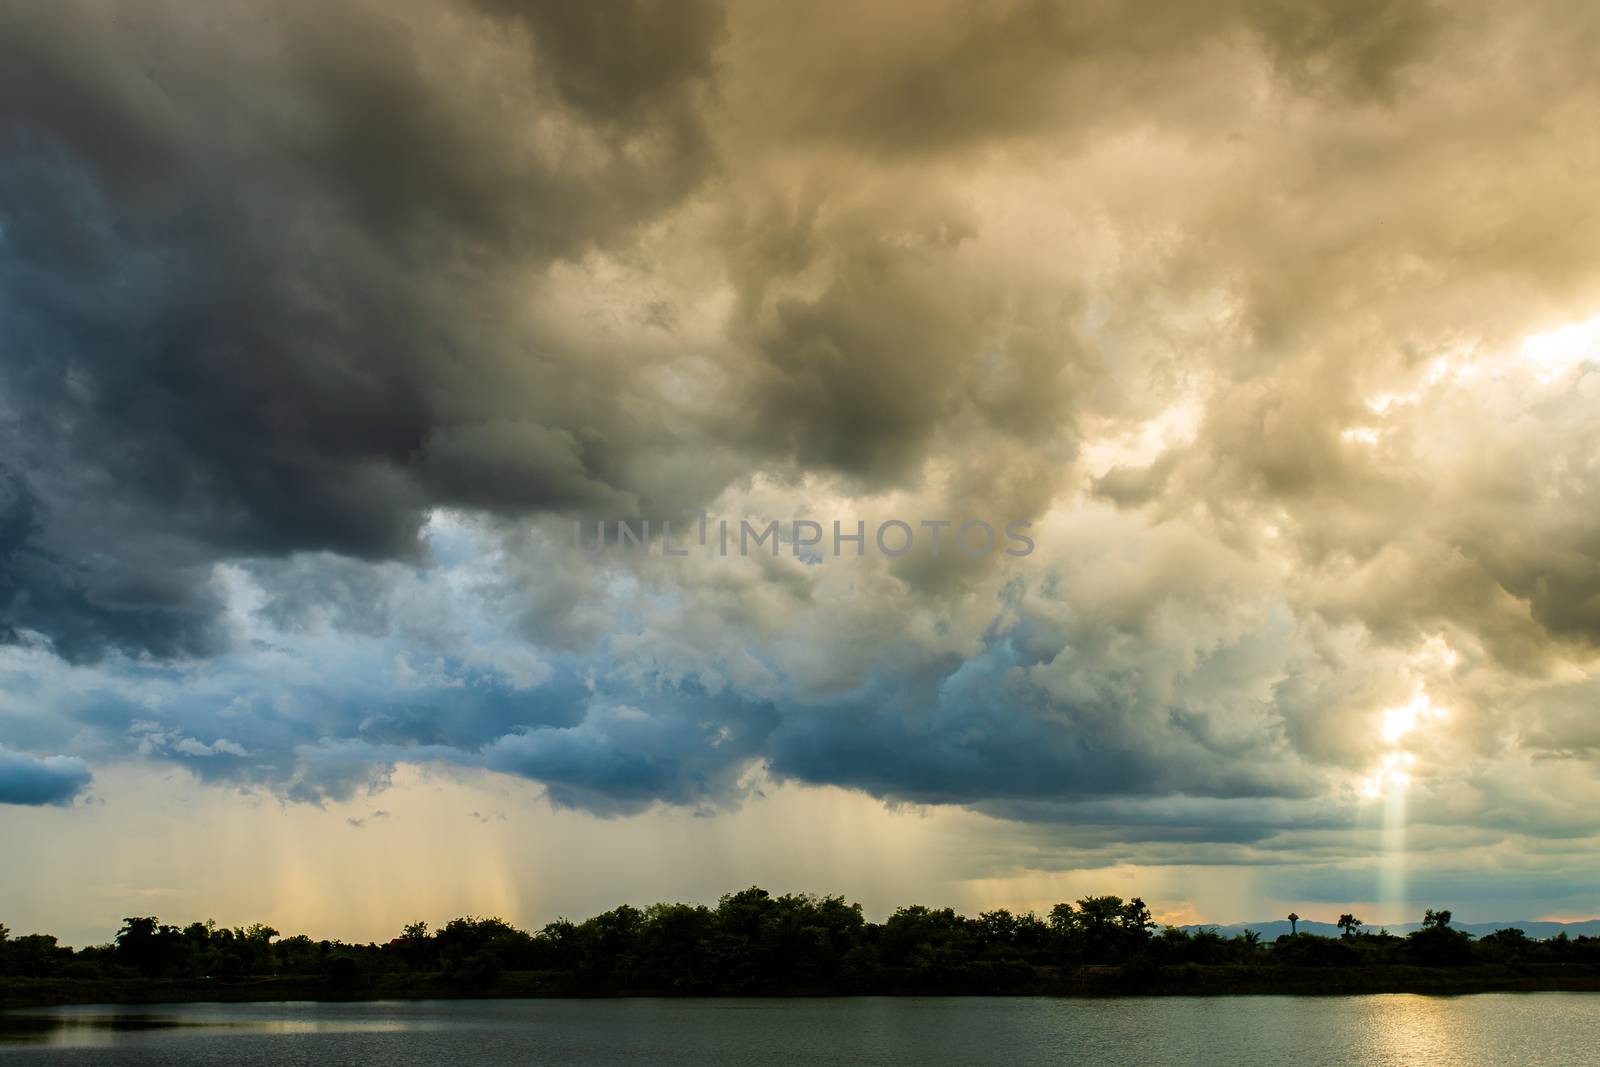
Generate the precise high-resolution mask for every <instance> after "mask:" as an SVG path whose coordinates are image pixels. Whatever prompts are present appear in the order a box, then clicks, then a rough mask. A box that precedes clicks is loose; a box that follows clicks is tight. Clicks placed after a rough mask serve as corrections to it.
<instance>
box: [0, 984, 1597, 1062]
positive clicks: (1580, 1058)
mask: <svg viewBox="0 0 1600 1067" xmlns="http://www.w3.org/2000/svg"><path fill="white" fill-rule="evenodd" d="M1597 1049H1600V994H1584V993H1520V994H1519V993H1503V994H1482V995H1476V996H1461V997H1427V996H1415V995H1409V994H1389V995H1379V996H1365V997H1215V998H1206V997H1151V998H1122V999H1111V1000H1063V999H1049V998H1010V997H994V998H987V997H985V998H979V997H952V998H876V997H863V998H854V999H814V1000H765V999H764V1000H657V999H639V1000H496V1001H464V1000H451V1001H390V1002H379V1003H368V1004H314V1003H272V1004H174V1005H139V1006H105V1005H88V1006H73V1007H64V1008H50V1009H34V1010H30V1011H27V1012H11V1013H6V1014H0V1064H6V1065H9V1064H19V1065H20V1064H97V1065H98V1064H105V1065H108V1067H118V1065H135V1064H139V1065H145V1064H151V1065H154V1064H160V1065H163V1067H181V1065H187V1064H212V1063H216V1064H222V1063H226V1064H240V1065H245V1067H253V1065H262V1067H265V1065H268V1064H271V1065H275V1067H277V1065H290V1067H292V1065H298V1064H307V1065H312V1064H315V1065H317V1067H322V1065H326V1064H351V1065H356V1067H362V1065H368V1064H371V1065H374V1067H376V1065H380V1064H382V1065H386V1067H387V1065H399V1067H408V1065H412V1064H440V1063H444V1064H452V1065H457V1067H470V1065H475V1064H487V1065H491V1067H502V1065H510V1064H519V1065H520V1064H574V1065H578V1067H590V1065H600V1064H668V1065H680V1064H681V1065H684V1067H688V1065H694V1067H701V1065H724V1064H726V1065H736V1064H785V1065H804V1064H834V1063H851V1064H863V1065H874V1064H918V1065H934V1067H939V1065H945V1064H973V1063H1000V1064H1007V1065H1019V1064H1109V1065H1112V1067H1122V1065H1127V1067H1134V1065H1140V1067H1144V1065H1157V1067H1159V1065H1168V1064H1172V1065H1177V1064H1228V1065H1230V1067H1251V1065H1255V1064H1284V1065H1293V1067H1320V1065H1324V1064H1327V1065H1333V1064H1340V1065H1343V1064H1362V1065H1388V1064H1396V1065H1398V1064H1407V1065H1428V1067H1465V1065H1469V1064H1470V1065H1474V1067H1478V1065H1484V1064H1516V1065H1520V1067H1554V1065H1558V1064H1559V1065H1568V1064H1572V1065H1577V1064H1586V1065H1587V1064H1594V1063H1597V1062H1600V1052H1597Z"/></svg>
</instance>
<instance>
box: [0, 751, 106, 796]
mask: <svg viewBox="0 0 1600 1067" xmlns="http://www.w3.org/2000/svg"><path fill="white" fill-rule="evenodd" d="M90 777H91V776H90V774H89V767H88V765H87V764H86V763H84V762H83V760H81V759H77V758H75V757H72V756H44V757H37V756H29V755H27V754H25V753H22V752H13V751H11V750H10V749H8V748H5V747H4V746H0V804H30V805H37V804H70V803H72V800H73V798H74V797H76V796H77V795H78V794H80V793H82V792H83V791H84V790H85V789H87V788H89V780H90Z"/></svg>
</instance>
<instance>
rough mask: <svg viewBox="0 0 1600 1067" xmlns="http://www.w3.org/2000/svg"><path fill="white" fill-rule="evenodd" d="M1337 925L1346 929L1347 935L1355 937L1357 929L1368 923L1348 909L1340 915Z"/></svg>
mask: <svg viewBox="0 0 1600 1067" xmlns="http://www.w3.org/2000/svg"><path fill="white" fill-rule="evenodd" d="M1335 925H1337V926H1338V927H1339V929H1341V930H1343V931H1344V936H1345V937H1354V936H1355V933H1356V931H1357V930H1359V929H1361V928H1362V927H1363V926H1365V925H1366V923H1364V922H1362V921H1361V920H1360V919H1358V918H1356V917H1355V916H1354V915H1351V914H1350V913H1349V912H1348V911H1347V912H1345V913H1344V914H1343V915H1341V916H1339V921H1338V923H1336V924H1335Z"/></svg>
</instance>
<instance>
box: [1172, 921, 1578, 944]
mask: <svg viewBox="0 0 1600 1067" xmlns="http://www.w3.org/2000/svg"><path fill="white" fill-rule="evenodd" d="M1421 926H1422V924H1421V923H1396V924H1393V925H1389V926H1380V925H1379V924H1377V923H1368V924H1367V925H1366V926H1363V927H1362V930H1363V931H1365V932H1367V933H1374V934H1375V933H1377V932H1378V931H1379V930H1380V929H1384V930H1388V931H1389V932H1390V933H1391V934H1409V933H1410V932H1411V931H1413V930H1416V929H1419V928H1421ZM1450 927H1451V929H1454V930H1465V931H1466V932H1467V933H1469V934H1472V935H1473V936H1474V937H1482V936H1483V935H1484V934H1492V933H1494V932H1495V931H1496V930H1506V929H1510V928H1512V927H1515V928H1517V929H1519V930H1521V931H1522V932H1523V933H1525V934H1527V935H1528V936H1529V937H1533V938H1540V939H1543V938H1547V937H1555V936H1556V935H1557V934H1559V933H1561V932H1562V931H1565V932H1566V935H1567V936H1568V937H1580V936H1584V937H1600V919H1585V920H1584V921H1583V922H1575V923H1558V922H1536V921H1534V920H1532V919H1519V920H1517V921H1515V922H1496V923H1458V922H1453V923H1451V924H1450ZM1178 929H1180V930H1188V931H1191V932H1192V931H1195V930H1215V931H1216V932H1217V933H1218V934H1220V935H1221V936H1223V937H1238V936H1239V935H1240V934H1242V933H1244V932H1245V931H1246V930H1254V931H1255V932H1256V933H1258V934H1260V935H1261V940H1263V941H1271V940H1273V939H1275V938H1277V937H1278V936H1279V935H1280V934H1286V933H1288V932H1289V920H1288V919H1272V920H1270V921H1267V922H1258V923H1195V924H1193V925H1191V926H1180V927H1178ZM1300 932H1301V933H1302V934H1318V935H1320V936H1322V937H1338V936H1339V934H1340V930H1339V928H1338V927H1337V926H1335V925H1333V923H1319V922H1313V921H1311V920H1309V919H1301V920H1300Z"/></svg>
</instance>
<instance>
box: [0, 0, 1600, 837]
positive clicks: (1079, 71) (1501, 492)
mask: <svg viewBox="0 0 1600 1067" xmlns="http://www.w3.org/2000/svg"><path fill="white" fill-rule="evenodd" d="M103 15H104V13H103V11H102V10H101V9H100V8H99V7H97V6H96V5H94V4H91V3H87V2H83V3H78V2H72V3H61V4H55V5H49V6H45V5H32V6H25V5H10V6H7V7H5V8H4V9H3V11H0V147H3V149H4V152H3V162H0V336H3V337H4V338H5V340H4V341H3V342H0V346H3V347H0V353H3V358H0V446H3V447H4V455H5V457H6V459H5V461H4V466H3V468H0V641H3V642H4V643H5V647H4V649H3V652H0V673H3V675H4V677H5V681H6V684H5V685H4V686H0V731H3V732H0V738H4V739H5V740H7V742H8V743H14V744H16V745H19V746H23V747H26V748H28V749H29V750H39V751H44V750H50V751H71V752H73V753H75V754H76V756H78V757H81V758H83V759H102V758H103V759H113V758H121V757H124V756H127V755H129V754H139V755H142V756H143V757H145V758H148V759H153V760H165V761H172V762H175V763H179V764H181V765H183V766H185V767H187V768H188V769H189V770H190V771H191V772H192V773H194V774H196V775H199V776H201V777H202V778H203V779H204V780H206V781H213V782H225V783H229V784H236V785H243V786H247V787H252V788H263V789H269V790H273V791H276V792H278V793H280V794H282V795H284V796H288V797H292V798H294V799H297V800H304V801H308V802H313V803H315V802H322V801H326V800H328V799H330V798H348V797H351V796H353V795H357V794H359V793H362V792H364V791H379V790H381V789H382V788H383V787H384V785H385V783H386V782H387V781H389V779H390V776H391V775H392V773H393V768H394V767H395V765H396V764H397V763H401V762H416V763H430V764H437V765H441V766H467V767H475V768H487V769H489V770H492V771H496V772H500V773H503V774H510V775H519V776H523V777H528V778H531V779H534V780H537V781H539V782H542V783H544V785H545V787H546V789H547V791H548V795H549V798H550V799H551V801H553V802H554V803H556V804H559V805H565V806H570V807H579V808H583V809H586V810H590V811H596V812H602V813H605V814H627V813H633V812H638V811H640V810H642V809H644V808H647V807H649V806H651V805H653V804H657V803H666V804H671V805H679V806H683V807H685V808H688V809H692V810H696V811H713V810H719V809H725V808H727V807H731V806H734V805H737V804H739V803H741V802H742V801H743V800H744V799H745V798H747V797H749V796H750V795H752V793H753V791H755V790H757V789H759V788H760V785H759V783H760V781H761V780H763V776H767V777H770V778H777V779H787V780H795V781H800V782H805V783H812V784H830V785H841V786H846V787H850V788H853V789H859V790H862V791H865V792H867V793H869V794H871V795H873V796H876V797H881V798H883V799H885V800H887V801H890V802H895V803H901V802H905V803H929V804H959V805H967V806H971V807H974V808H978V809H981V810H984V811H987V812H990V813H995V814H1000V815H1003V816H1004V817H1005V818H1007V819H1010V820H1014V821H1015V822H1017V823H1019V824H1025V825H1026V826H1027V827H1029V830H1028V832H1030V833H1033V832H1037V833H1059V834H1065V833H1067V831H1068V830H1070V832H1071V837H1070V842H1069V843H1068V844H1063V843H1062V841H1063V840H1064V839H1063V838H1059V837H1058V838H1056V839H1053V841H1054V844H1053V846H1052V847H1056V848H1060V849H1062V850H1063V851H1062V854H1063V855H1070V856H1073V857H1075V858H1077V859H1078V860H1080V861H1082V862H1090V861H1099V860H1104V858H1105V857H1106V856H1108V855H1111V854H1113V853H1114V852H1115V850H1116V849H1119V848H1120V849H1124V850H1125V853H1124V854H1126V855H1143V856H1147V857H1150V858H1151V859H1152V860H1159V861H1160V862H1168V863H1188V862H1192V861H1194V860H1195V858H1196V857H1197V856H1200V855H1202V854H1209V855H1212V856H1218V857H1227V858H1228V859H1229V860H1230V861H1232V862H1241V863H1242V862H1248V861H1251V860H1252V859H1253V858H1259V857H1260V856H1262V855H1264V854H1267V853H1272V852H1275V851H1281V850H1285V849H1291V848H1293V849H1299V850H1302V853H1303V854H1305V855H1311V854H1314V853H1316V852H1317V850H1321V849H1325V850H1327V852H1328V853H1329V854H1333V853H1337V852H1338V851H1339V850H1341V849H1347V848H1349V847H1351V846H1350V845H1349V840H1351V839H1339V835H1340V834H1341V833H1345V832H1347V831H1350V830H1351V829H1352V828H1353V827H1358V826H1359V824H1360V822H1361V820H1362V819H1364V818H1367V817H1368V815H1367V813H1366V809H1363V808H1362V799H1361V790H1362V788H1363V783H1364V782H1370V781H1371V779H1372V776H1373V775H1374V774H1375V773H1377V770H1378V769H1379V768H1381V767H1383V766H1384V762H1383V761H1384V760H1386V759H1397V758H1399V757H1400V756H1402V755H1403V756H1404V757H1405V758H1406V759H1408V760H1410V761H1411V762H1410V763H1408V764H1407V766H1409V767H1411V768H1412V769H1411V772H1410V773H1411V774H1412V777H1413V780H1414V786H1413V790H1414V791H1413V795H1414V796H1415V797H1417V798H1418V800H1417V802H1416V804H1415V805H1414V808H1413V813H1414V815H1415V816H1416V818H1418V819H1428V820H1435V821H1437V822H1438V823H1439V824H1440V825H1449V826H1453V827H1456V828H1458V829H1460V830H1461V832H1462V833H1463V834H1467V835H1471V834H1484V835H1489V836H1491V837H1492V836H1493V835H1502V836H1503V835H1516V834H1535V833H1539V832H1541V828H1543V831H1542V832H1547V833H1549V834H1550V835H1552V836H1559V835H1562V834H1567V833H1571V832H1576V828H1577V827H1579V826H1580V825H1581V818H1580V815H1579V813H1580V812H1581V811H1582V810H1584V805H1585V804H1586V803H1587V802H1588V800H1589V798H1592V797H1593V795H1594V793H1595V792H1596V784H1595V781H1594V777H1593V774H1592V766H1593V759H1594V754H1595V746H1596V738H1595V733H1594V730H1593V729H1592V727H1591V726H1590V725H1589V717H1587V716H1586V714H1585V708H1587V707H1588V706H1590V705H1591V704H1592V698H1593V696H1594V694H1593V684H1592V682H1593V670H1594V667H1595V665H1596V662H1597V659H1600V608H1597V604H1600V550H1597V548H1596V546H1597V543H1600V542H1597V530H1596V526H1595V519H1594V515H1595V514H1597V511H1596V508H1595V503H1596V497H1597V493H1600V475H1597V470H1600V468H1597V467H1596V465H1595V463H1594V462H1593V458H1592V457H1593V453H1594V445H1595V436H1594V435H1595V431H1594V429H1593V426H1594V425H1595V424H1596V423H1595V419H1594V413H1595V405H1596V403H1597V402H1600V386H1597V384H1596V383H1597V382H1600V351H1597V349H1596V342H1595V336H1596V331H1595V328H1594V325H1593V323H1594V318H1593V317H1594V316H1595V314H1596V313H1597V312H1600V270H1597V268H1596V265H1595V262H1594V257H1593V255H1592V249H1593V248H1594V247H1596V246H1597V244H1600V232H1597V229H1596V228H1597V226H1600V223H1597V221H1596V216H1595V215H1594V213H1593V212H1591V211H1589V210H1588V204H1589V201H1590V200H1591V199H1592V195H1591V193H1590V190H1589V186H1590V184H1592V183H1591V172H1592V169H1593V168H1592V167H1589V166H1587V165H1585V160H1589V159H1590V158H1591V157H1592V156H1594V155H1595V153H1596V149H1597V143H1596V133H1595V128H1594V124H1593V122H1592V110H1593V88H1592V86H1591V85H1590V84H1589V79H1587V78H1586V77H1585V75H1584V73H1583V72H1584V71H1585V70H1586V67H1585V66H1584V62H1585V58H1586V56H1587V54H1588V47H1587V46H1588V45H1590V44H1592V43H1593V41H1594V39H1595V37H1596V35H1597V34H1600V21H1597V20H1596V16H1595V14H1594V12H1592V11H1590V10H1589V9H1587V8H1585V7H1583V6H1581V5H1573V4H1563V3H1556V2H1548V3H1546V2H1541V3H1535V4H1532V5H1524V6H1522V7H1519V8H1518V9H1516V10H1515V11H1512V10H1507V9H1504V8H1503V7H1494V6H1492V5H1477V4H1469V5H1467V6H1465V7H1462V6H1459V5H1457V6H1453V7H1449V8H1446V7H1444V6H1442V5H1437V4H1432V3H1425V2H1420V0H1372V2H1370V3H1366V2H1364V3H1358V4H1348V3H1337V4H1335V3H1327V4H1322V3H1318V4H1310V5H1305V4H1280V3H1271V2H1268V3H1262V2H1256V0H1251V2H1240V0H1205V2H1203V3H1172V2H1165V0H1151V2H1141V3H1136V4H1131V5H1127V4H1123V5H1115V4H1105V3H1097V2H1087V3H1071V4H1046V3H1037V2H1033V0H1010V2H1003V3H997V4H988V5H979V6H974V5H971V4H966V3H956V2H951V3H938V4H935V5H933V6H929V5H927V4H917V5H909V4H904V5H896V4H890V5H873V6H872V7H871V8H870V9H862V8H861V6H860V5H850V4H843V3H839V4H834V3H824V4H821V5H807V6H805V7H803V8H802V7H797V6H794V5H788V6H785V5H779V4H769V3H764V2H760V0H749V2H739V3H729V4H718V3H712V2H696V3H692V4H686V5H664V4H654V3H646V2H637V3H628V4H624V5H621V6H613V7H611V8H608V9H607V14H606V16H605V17H604V18H601V17H600V16H598V15H595V14H593V13H587V14H586V13H580V12H575V11H574V10H573V9H572V7H571V5H564V4H548V3H540V2H535V0H474V2H461V3H446V2H443V0H438V2H435V0H405V2H403V3H397V4H376V3H367V2H362V0H352V2H350V3H343V4H338V5H333V6H332V7H330V6H328V5H312V4H305V3H298V2H296V3H288V4H281V5H277V6H275V7H274V8H273V9H272V10H271V11H263V10H261V9H259V7H256V6H252V5H246V4H234V3H223V4H215V5H210V6H209V7H208V8H207V11H206V14H205V16H204V17H201V16H199V15H197V14H196V11H195V9H194V7H193V5H189V4H179V3H170V2H165V0H150V2H149V3H147V4H141V5H139V10H138V12H137V14H136V15H132V14H130V15H128V16H127V17H120V18H110V17H103ZM819 72H825V73H819ZM1535 115H1536V116H1538V121H1536V122H1535V121H1530V119H1529V116H1535ZM702 509H705V510H707V511H709V512H712V513H713V514H717V515H722V516H728V517H732V518H735V519H737V518H739V517H744V516H749V517H753V518H760V519H765V518H780V519H787V518H789V517H791V516H799V517H809V518H817V519H822V520H825V521H831V520H833V519H841V520H844V521H845V522H846V523H847V524H848V523H853V521H854V520H856V519H858V518H859V519H861V520H863V521H868V522H869V523H875V522H877V521H881V520H882V519H884V518H887V517H902V518H907V519H910V520H913V521H915V520H919V519H923V518H952V519H957V520H959V519H961V518H964V517H969V516H975V517H983V518H987V519H989V520H991V521H995V522H997V523H1003V522H1005V521H1008V520H1011V519H1023V520H1031V521H1033V522H1034V523H1035V524H1036V526H1035V530H1036V533H1037V538H1038V541H1039V544H1040V549H1039V551H1038V552H1037V553H1036V554H1035V555H1033V556H1030V557H1028V558H1026V559H1023V560H1015V559H1007V558H1005V557H1003V556H993V557H988V558H984V559H972V558H969V557H966V556H964V555H962V554H960V553H950V552H946V553H944V554H943V555H941V556H939V557H937V558H935V557H934V556H933V555H932V554H931V552H930V551H929V550H928V549H927V548H926V546H924V545H919V546H918V548H917V549H916V550H915V551H914V552H912V553H911V554H910V555H908V556H906V557H903V558H899V559H884V558H881V557H868V558H864V559H860V560H857V559H843V560H835V559H822V560H821V561H820V562H818V561H816V560H814V559H812V560H806V559H800V558H796V557H795V556H794V555H793V554H792V553H791V552H789V551H785V552H783V553H780V554H779V555H778V556H777V557H775V558H774V557H764V558H762V559H759V560H755V559H746V560H740V559H735V560H719V559H716V558H708V557H707V556H705V555H703V554H693V555H692V556H691V557H690V558H687V559H663V558H661V557H660V556H659V555H626V554H621V553H618V552H606V553H600V554H585V553H582V552H579V551H577V550H575V549H574V548H573V547H572V544H571V527H570V524H569V522H570V520H571V519H572V518H576V517H582V518H585V519H588V520H591V521H592V520H593V519H595V518H597V517H599V518H607V519H615V518H619V517H634V518H640V519H642V518H646V517H648V518H651V519H653V520H657V521H659V520H661V519H670V520H671V521H673V522H674V523H675V524H681V526H680V528H687V523H688V521H689V520H690V519H691V518H692V517H693V516H695V515H696V514H698V513H699V512H700V511H701V510H702ZM1419 692H1420V693H1422V694H1424V695H1425V696H1426V698H1427V699H1428V700H1430V701H1432V702H1433V703H1432V704H1431V705H1430V706H1434V705H1437V706H1438V707H1440V708H1447V709H1448V710H1449V717H1448V719H1444V718H1440V719H1439V720H1438V721H1436V722H1435V721H1433V720H1429V722H1428V723H1427V724H1425V728H1419V729H1415V730H1412V731H1411V732H1410V733H1408V734H1406V736H1405V737H1404V738H1403V739H1401V740H1390V739H1386V738H1385V735H1384V724H1385V721H1386V720H1385V713H1386V712H1388V711H1391V710H1392V709H1395V708H1403V707H1405V706H1406V705H1407V703H1408V702H1409V701H1412V700H1414V699H1416V695H1417V694H1418V693H1419ZM86 773H87V772H85V774H86ZM85 780H86V779H85ZM1556 780H1559V781H1560V782H1561V784H1562V788H1561V790H1556V791H1552V788H1551V785H1550V783H1551V782H1553V781H1556ZM78 788H81V786H79V787H78ZM68 795H71V794H70V793H69V794H68ZM1041 828H1043V829H1041ZM1063 828H1066V829H1063ZM1291 828H1293V829H1296V830H1297V831H1298V837H1296V838H1295V839H1294V840H1293V841H1291V840H1290V839H1289V838H1288V837H1287V836H1286V832H1287V831H1288V830H1289V829H1291ZM1208 849H1209V850H1210V852H1209V853H1207V852H1206V850H1208ZM1097 858H1098V859H1097Z"/></svg>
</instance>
